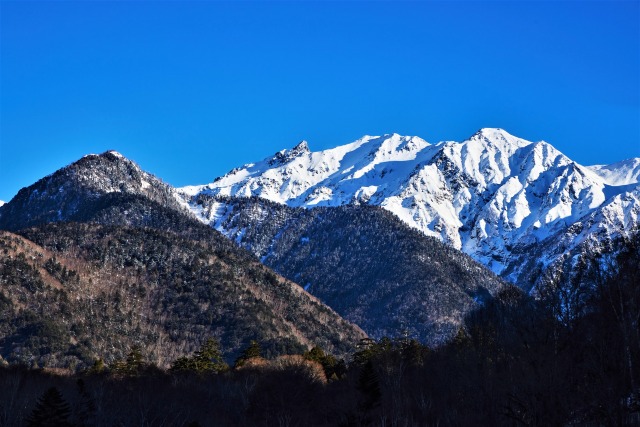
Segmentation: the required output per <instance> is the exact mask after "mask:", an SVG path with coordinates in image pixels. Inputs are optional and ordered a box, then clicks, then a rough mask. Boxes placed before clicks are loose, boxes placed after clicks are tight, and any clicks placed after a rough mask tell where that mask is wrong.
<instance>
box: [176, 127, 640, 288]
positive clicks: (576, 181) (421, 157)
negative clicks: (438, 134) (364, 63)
mask: <svg viewBox="0 0 640 427" xmlns="http://www.w3.org/2000/svg"><path fill="white" fill-rule="evenodd" d="M639 176H640V158H636V159H629V160H625V161H622V162H619V163H615V164H612V165H608V166H591V167H585V166H582V165H579V164H578V163H576V162H574V161H572V160H571V159H569V158H568V157H567V156H565V155H564V154H562V153H561V152H559V151H558V150H557V149H555V148H554V147H553V146H552V145H550V144H548V143H546V142H544V141H540V142H535V143H534V142H530V141H527V140H524V139H521V138H518V137H515V136H513V135H510V134H509V133H507V132H506V131H504V130H502V129H482V130H480V131H478V132H477V133H476V134H474V135H473V136H472V137H470V138H469V139H467V140H465V141H463V142H452V141H445V142H439V143H437V144H430V143H428V142H426V141H425V140H423V139H421V138H419V137H415V136H413V137H409V136H401V135H397V134H392V135H384V136H364V137H362V138H361V139H359V140H357V141H354V142H352V143H350V144H346V145H342V146H338V147H335V148H331V149H328V150H323V151H318V152H312V151H311V150H310V149H309V147H308V144H307V143H306V142H304V141H303V142H301V143H300V144H298V145H296V146H295V147H294V148H292V149H289V150H282V151H280V152H278V153H276V154H275V155H274V156H273V157H270V158H267V159H264V160H262V161H260V162H258V163H254V164H248V165H244V166H243V167H241V168H236V169H234V170H232V171H230V172H229V173H227V174H226V175H224V176H222V177H220V178H217V179H216V180H215V181H214V182H212V183H210V184H208V185H201V186H190V187H183V188H181V189H179V192H180V194H181V195H182V197H183V198H184V199H185V200H187V201H190V202H191V207H192V210H193V211H194V212H195V213H196V214H197V215H199V216H200V218H201V220H203V221H205V222H207V223H210V224H213V225H215V224H216V223H220V221H218V220H219V218H218V216H219V214H220V213H221V212H223V211H224V210H222V209H218V210H216V209H211V207H206V206H202V205H198V204H196V203H195V202H194V201H195V200H196V198H195V197H193V196H196V195H198V194H207V195H212V196H235V197H250V196H257V197H260V198H264V199H267V200H270V201H274V202H277V203H281V204H286V205H289V206H293V207H306V208H312V207H316V206H339V205H345V204H373V205H379V206H381V207H383V208H385V209H387V210H389V211H391V212H393V213H394V214H395V215H397V216H398V217H399V218H400V219H402V220H403V221H404V222H406V223H407V224H409V225H410V226H412V227H415V228H417V229H419V230H421V231H422V232H423V233H425V234H426V235H430V236H435V237H438V238H439V239H441V240H442V241H444V242H446V243H448V244H450V245H452V246H453V247H455V248H458V249H460V250H462V251H463V252H465V253H467V254H469V255H471V256H472V257H473V258H475V259H476V260H478V261H480V262H482V263H483V264H485V265H487V266H489V267H490V268H491V269H492V270H493V271H494V272H496V273H498V274H501V275H502V276H503V277H506V278H508V279H509V280H512V281H515V282H519V283H521V285H522V286H524V287H525V288H530V287H531V286H533V285H534V282H535V280H536V279H535V278H534V277H529V276H531V272H532V271H538V272H540V271H541V270H544V269H545V268H546V267H547V266H548V265H550V264H553V263H554V262H556V261H558V260H559V259H560V258H562V257H563V256H564V255H565V254H567V253H569V252H571V251H573V250H575V249H576V248H578V247H580V246H581V245H583V244H585V242H589V241H592V240H597V241H601V240H602V239H612V238H615V237H617V236H620V235H625V234H627V233H629V232H630V231H631V230H633V229H635V228H636V227H637V225H638V213H639V212H640V202H639V200H640V187H639V186H638V182H639ZM576 230H580V231H579V232H577V231H576ZM220 231H223V232H224V230H220ZM541 247H545V248H546V249H547V250H545V252H544V254H543V253H540V251H539V248H541ZM525 277H528V278H527V280H526V283H523V279H524V278H525ZM537 277H539V274H538V275H537Z"/></svg>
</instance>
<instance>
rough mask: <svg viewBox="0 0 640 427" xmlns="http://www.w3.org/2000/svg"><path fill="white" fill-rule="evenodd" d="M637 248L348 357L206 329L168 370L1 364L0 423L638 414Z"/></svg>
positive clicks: (572, 420)
mask: <svg viewBox="0 0 640 427" xmlns="http://www.w3.org/2000/svg"><path fill="white" fill-rule="evenodd" d="M639 249H640V248H639V247H638V244H637V242H635V243H631V244H630V245H629V247H628V250H627V251H625V252H624V253H623V254H622V255H621V256H620V257H619V258H618V260H616V266H615V267H616V269H615V271H616V274H615V275H613V276H612V275H607V273H606V271H607V270H603V269H599V270H597V271H587V270H585V271H584V274H585V275H589V279H590V283H591V284H592V288H591V289H590V290H588V291H589V292H587V290H586V289H584V288H582V287H580V286H577V285H576V287H575V288H573V289H568V290H566V291H563V292H550V293H549V295H548V296H545V295H542V297H541V298H538V299H535V300H534V299H532V298H530V297H529V296H527V295H525V294H523V293H522V292H521V291H520V290H518V289H516V288H507V289H505V290H503V291H502V292H501V293H500V294H499V295H498V296H497V297H496V298H495V299H493V300H491V301H488V302H487V303H485V305H484V306H483V308H482V309H480V310H477V311H475V312H473V313H472V314H471V315H469V316H468V317H467V319H466V322H465V326H464V328H461V329H460V331H459V333H458V334H457V336H456V337H455V338H454V339H453V340H452V341H451V342H450V343H448V344H447V345H444V346H442V347H439V348H437V349H429V348H427V347H424V346H422V345H420V344H419V343H418V342H416V341H414V340H411V339H408V338H398V339H393V340H392V339H381V340H379V341H372V340H363V341H362V342H361V343H360V345H359V347H358V349H357V351H355V352H354V353H353V354H352V355H351V356H350V358H349V360H346V361H341V360H337V359H336V358H334V357H332V356H331V355H328V354H325V353H324V352H323V351H322V350H321V349H319V348H315V349H313V350H311V351H308V352H306V353H304V354H302V355H289V356H280V357H278V358H275V359H271V360H267V359H264V358H262V357H261V356H260V352H261V350H260V345H259V343H256V342H253V343H250V344H248V345H247V346H246V347H245V349H244V351H243V353H242V354H241V355H240V357H238V358H237V360H235V361H233V362H232V363H231V365H232V366H229V365H227V363H226V362H225V361H224V360H223V359H222V356H221V354H222V353H221V352H220V348H219V346H218V343H217V342H216V341H215V340H208V341H207V342H205V343H204V344H203V345H202V347H201V348H200V350H198V351H196V352H195V353H193V354H191V355H185V356H184V357H181V358H179V359H177V360H175V361H174V362H173V363H172V365H171V369H169V370H166V371H165V370H160V369H158V368H156V367H154V366H152V365H150V364H148V363H146V362H145V354H144V350H143V349H141V348H133V349H132V350H131V352H130V353H129V355H128V356H127V358H126V359H123V360H119V361H116V362H114V363H113V364H111V365H110V366H105V365H104V364H103V363H102V362H101V361H99V360H98V361H96V363H95V365H94V366H93V367H92V368H91V369H89V370H87V371H84V372H82V373H76V374H64V373H62V372H50V371H44V370H30V369H28V368H26V367H20V366H9V367H5V368H3V369H1V370H0V423H1V425H7V426H14V425H16V426H18V425H28V426H43V425H74V426H93V425H95V426H114V425H124V426H129V425H136V426H198V425H200V426H245V425H251V426H253V425H256V426H373V425H375V426H429V425H485V426H490V425H514V426H515V425H531V426H560V425H584V426H592V425H638V424H640V399H639V397H640V396H639V391H640V389H639V388H638V385H639V384H640V376H639V374H638V372H639V370H640V366H638V365H639V362H640V336H639V331H638V320H639V319H640V286H639V285H640V284H639V283H638V280H639V277H638V271H639V269H638V267H639V266H640V255H639ZM608 271H614V270H608ZM582 279H584V277H583V278H582ZM581 282H582V283H584V280H582V281H581ZM576 283H578V280H576Z"/></svg>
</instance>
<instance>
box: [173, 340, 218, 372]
mask: <svg viewBox="0 0 640 427" xmlns="http://www.w3.org/2000/svg"><path fill="white" fill-rule="evenodd" d="M171 370H172V371H174V372H180V371H182V372H186V371H191V372H197V373H215V374H217V373H220V372H225V371H227V370H229V365H227V363H226V362H225V361H224V358H223V357H222V351H221V350H220V343H219V342H218V340H216V339H213V338H209V339H207V341H205V343H204V344H203V345H202V347H200V350H198V351H196V352H195V354H194V355H193V356H191V357H186V356H183V357H180V358H178V359H176V360H175V361H174V362H173V363H172V364H171Z"/></svg>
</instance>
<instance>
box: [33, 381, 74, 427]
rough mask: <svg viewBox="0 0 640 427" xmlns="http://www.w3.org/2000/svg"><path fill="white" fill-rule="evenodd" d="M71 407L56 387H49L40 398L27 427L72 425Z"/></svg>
mask: <svg viewBox="0 0 640 427" xmlns="http://www.w3.org/2000/svg"><path fill="white" fill-rule="evenodd" d="M70 414H71V408H70V407H69V404H68V403H67V402H66V401H65V400H64V398H63V397H62V394H61V393H60V391H58V389H57V388H56V387H51V388H49V389H48V390H47V391H46V392H45V393H44V394H43V395H42V397H40V399H38V403H37V404H36V407H35V408H34V409H33V411H32V412H31V415H30V416H29V417H28V418H27V420H26V425H27V427H71V425H72V424H71V423H70V422H69V415H70Z"/></svg>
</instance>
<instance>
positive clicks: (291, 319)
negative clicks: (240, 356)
mask: <svg viewBox="0 0 640 427" xmlns="http://www.w3.org/2000/svg"><path fill="white" fill-rule="evenodd" d="M21 233H22V235H21V236H20V235H15V234H11V233H8V232H2V235H1V236H0V237H1V238H0V245H1V246H2V250H3V251H5V255H4V256H3V257H1V258H0V272H1V274H0V284H1V285H2V286H1V292H2V294H1V299H2V301H3V303H2V304H3V306H2V319H1V321H0V327H1V328H2V330H3V334H2V335H3V337H4V338H3V339H2V341H0V351H1V352H2V356H3V357H4V358H5V359H8V360H10V361H24V362H29V363H33V361H36V362H38V363H39V364H41V365H42V364H46V365H47V366H67V367H68V366H74V365H77V364H80V365H81V364H83V363H84V364H86V363H91V361H92V360H93V359H94V358H97V357H103V358H105V360H106V361H108V362H111V361H113V360H114V359H115V358H118V357H122V356H124V355H125V354H126V352H127V351H128V350H129V349H130V348H131V347H132V346H133V345H141V346H142V347H143V348H144V349H145V352H146V353H147V354H148V358H149V360H150V361H152V362H155V363H157V364H159V365H160V366H167V365H168V363H169V362H171V361H172V360H175V358H177V357H178V356H181V355H184V354H187V353H189V352H191V351H193V350H194V349H196V348H197V347H198V345H199V344H200V342H201V341H203V340H204V338H206V337H208V336H217V337H219V338H220V340H221V342H222V347H223V348H224V349H225V350H226V351H227V354H228V355H229V356H231V357H230V358H231V359H233V356H234V355H237V353H238V351H239V350H240V349H241V347H243V346H245V345H246V344H247V343H248V342H249V341H250V340H251V339H255V340H258V341H260V342H261V343H263V346H264V347H265V348H266V349H267V351H268V352H269V353H271V354H278V353H280V352H287V351H294V350H299V349H304V348H308V347H309V346H311V345H314V344H317V345H321V346H323V347H325V348H328V349H331V350H332V351H335V352H337V353H343V352H346V351H348V350H350V349H351V348H352V346H353V345H355V343H356V342H357V341H358V340H359V339H360V338H362V337H364V334H363V333H362V332H360V331H359V329H358V328H356V327H354V326H353V325H351V324H349V323H347V322H345V321H344V320H343V319H341V318H340V317H339V316H337V315H336V314H335V313H334V312H333V311H332V310H330V309H329V308H327V307H326V306H325V305H323V304H321V303H320V302H319V301H317V300H316V299H315V298H313V297H311V296H310V295H308V294H307V293H306V292H304V291H302V289H301V288H300V287H299V286H297V285H295V284H293V283H292V282H289V281H286V280H283V279H282V278H280V277H278V276H277V275H274V274H273V273H272V272H271V271H270V270H269V269H267V268H265V267H264V266H262V265H261V264H259V263H258V262H257V260H255V261H253V262H252V263H246V262H243V261H242V260H238V259H236V258H235V256H234V254H232V253H229V252H219V251H218V250H217V249H216V248H215V247H214V246H213V245H210V244H207V243H205V242H198V241H194V240H190V239H184V238H181V237H179V236H176V235H173V234H170V233H163V232H158V231H155V230H152V229H141V228H128V227H113V226H108V227H107V226H99V225H91V224H79V223H59V224H49V225H45V226H41V227H38V228H31V229H26V230H24V231H22V232H21ZM26 239H29V240H26Z"/></svg>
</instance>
